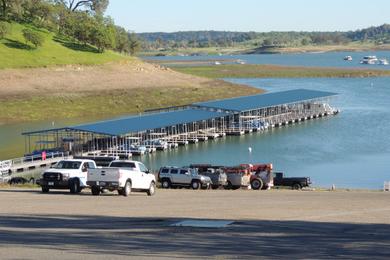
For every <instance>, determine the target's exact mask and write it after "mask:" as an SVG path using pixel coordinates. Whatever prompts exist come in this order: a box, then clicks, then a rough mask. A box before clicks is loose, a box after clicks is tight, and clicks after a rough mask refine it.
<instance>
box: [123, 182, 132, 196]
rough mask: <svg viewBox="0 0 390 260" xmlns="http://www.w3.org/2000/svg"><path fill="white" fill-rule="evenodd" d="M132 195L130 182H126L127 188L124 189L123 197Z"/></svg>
mask: <svg viewBox="0 0 390 260" xmlns="http://www.w3.org/2000/svg"><path fill="white" fill-rule="evenodd" d="M130 193H131V183H130V182H129V181H127V182H126V184H125V187H124V188H123V196H125V197H127V196H129V195H130Z"/></svg>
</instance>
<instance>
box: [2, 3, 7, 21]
mask: <svg viewBox="0 0 390 260" xmlns="http://www.w3.org/2000/svg"><path fill="white" fill-rule="evenodd" d="M1 11H2V15H1V16H2V17H3V19H4V20H7V2H6V0H1Z"/></svg>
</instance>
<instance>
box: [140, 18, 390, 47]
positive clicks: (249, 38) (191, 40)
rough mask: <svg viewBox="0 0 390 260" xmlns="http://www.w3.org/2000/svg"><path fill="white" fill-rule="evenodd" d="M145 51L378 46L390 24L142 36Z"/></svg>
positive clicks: (387, 39)
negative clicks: (365, 43)
mask: <svg viewBox="0 0 390 260" xmlns="http://www.w3.org/2000/svg"><path fill="white" fill-rule="evenodd" d="M138 36H139V38H140V39H142V40H143V41H144V42H143V48H144V49H146V50H153V49H170V48H173V49H175V48H204V47H232V46H235V45H240V44H250V45H252V46H255V47H267V46H279V47H296V46H305V45H340V44H346V43H349V42H352V41H371V42H374V43H376V44H383V43H390V25H389V24H384V25H381V26H377V27H370V28H367V29H362V30H356V31H349V32H266V33H259V32H228V31H187V32H175V33H162V32H157V33H140V34H138Z"/></svg>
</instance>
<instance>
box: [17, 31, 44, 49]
mask: <svg viewBox="0 0 390 260" xmlns="http://www.w3.org/2000/svg"><path fill="white" fill-rule="evenodd" d="M22 32H23V37H24V39H25V40H26V43H27V42H31V43H32V44H33V45H34V46H35V48H37V47H38V46H42V44H43V42H44V40H45V39H44V38H43V36H42V35H41V34H40V33H37V32H35V31H33V30H31V29H24V30H23V31H22Z"/></svg>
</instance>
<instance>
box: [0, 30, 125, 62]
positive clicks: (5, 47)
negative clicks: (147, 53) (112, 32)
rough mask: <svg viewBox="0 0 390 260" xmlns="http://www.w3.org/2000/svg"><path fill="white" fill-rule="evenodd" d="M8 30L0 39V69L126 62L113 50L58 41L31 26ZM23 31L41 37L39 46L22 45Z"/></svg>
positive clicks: (57, 38)
mask: <svg viewBox="0 0 390 260" xmlns="http://www.w3.org/2000/svg"><path fill="white" fill-rule="evenodd" d="M10 27H11V28H10V33H9V34H7V35H6V36H5V38H4V39H2V40H0V57H1V58H0V69H3V68H23V67H42V66H50V65H65V64H102V63H106V62H109V61H117V60H122V59H130V58H129V57H127V56H123V55H120V54H118V53H115V52H113V51H105V52H104V53H99V52H98V51H97V49H96V48H95V47H93V46H90V45H84V44H78V43H75V42H74V40H73V41H70V40H67V39H64V38H59V37H57V36H55V34H54V33H52V32H48V31H46V30H45V29H39V28H36V27H34V26H32V25H23V24H18V23H11V24H10ZM26 28H29V29H31V30H33V31H36V32H39V33H40V34H41V35H42V36H43V37H44V43H43V45H42V46H41V47H39V48H34V47H33V46H32V45H31V44H27V43H26V42H25V40H24V38H23V35H22V30H23V29H26Z"/></svg>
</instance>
